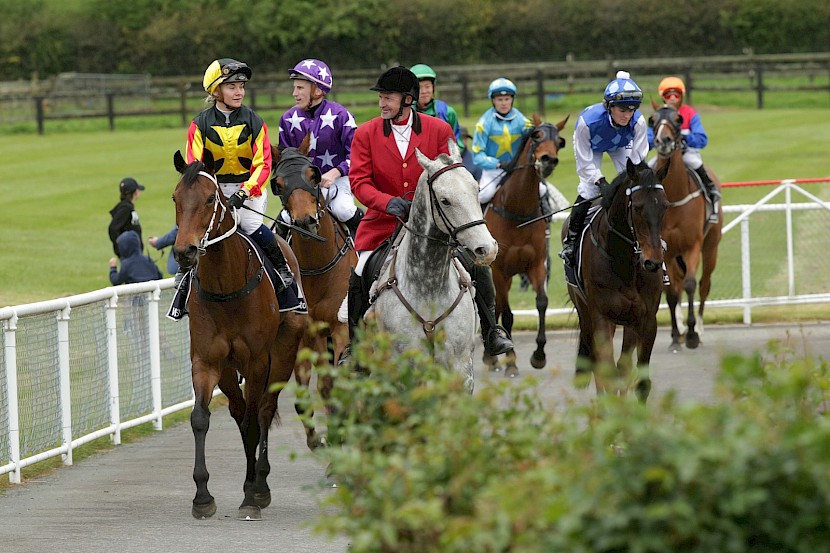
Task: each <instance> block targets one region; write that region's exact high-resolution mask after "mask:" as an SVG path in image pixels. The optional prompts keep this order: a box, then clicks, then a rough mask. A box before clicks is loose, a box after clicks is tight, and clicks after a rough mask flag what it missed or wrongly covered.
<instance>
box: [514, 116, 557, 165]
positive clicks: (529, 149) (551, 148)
mask: <svg viewBox="0 0 830 553" xmlns="http://www.w3.org/2000/svg"><path fill="white" fill-rule="evenodd" d="M569 118H570V115H569V116H567V117H565V118H564V119H563V120H562V121H560V122H558V123H557V124H556V125H554V124H552V123H545V122H543V121H542V120H541V119H540V118H539V116H538V115H537V114H535V113H534V114H533V129H532V130H531V131H530V132H529V133H528V134H527V135H526V136H525V138H524V143H523V145H522V150H521V153H520V154H519V156H517V158H516V160H515V161H514V167H513V169H514V170H515V169H516V168H518V166H519V165H521V164H523V163H527V164H528V165H532V166H533V167H534V168H535V169H536V172H537V173H538V174H539V177H540V178H542V179H546V178H548V177H549V176H550V174H551V173H553V170H554V169H556V166H557V165H558V164H559V150H561V149H562V148H564V147H565V139H564V138H562V137H561V136H559V132H560V131H561V130H562V129H563V128H565V124H566V123H567V122H568V119H569ZM524 160H526V162H525V161H524Z"/></svg>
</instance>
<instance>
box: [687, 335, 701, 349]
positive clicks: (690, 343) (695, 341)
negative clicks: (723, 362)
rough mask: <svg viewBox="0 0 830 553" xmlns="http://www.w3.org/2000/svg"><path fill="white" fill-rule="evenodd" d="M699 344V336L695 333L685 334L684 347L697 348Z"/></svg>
mask: <svg viewBox="0 0 830 553" xmlns="http://www.w3.org/2000/svg"><path fill="white" fill-rule="evenodd" d="M699 345H700V336H699V335H697V334H687V335H686V347H687V348H689V349H697V347H698V346H699Z"/></svg>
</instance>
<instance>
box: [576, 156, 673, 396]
mask: <svg viewBox="0 0 830 553" xmlns="http://www.w3.org/2000/svg"><path fill="white" fill-rule="evenodd" d="M666 169H667V168H663V169H662V170H661V171H662V172H658V173H657V174H656V175H655V173H654V171H652V170H651V168H650V167H649V166H648V164H647V163H645V162H641V163H638V164H634V163H633V162H632V161H631V160H630V159H629V160H628V162H627V163H626V170H625V171H624V172H623V173H620V174H619V175H618V176H617V177H616V178H615V179H614V181H613V182H612V183H611V185H610V186H608V187H607V189H605V190H603V199H602V201H601V207H600V210H599V211H598V212H597V214H596V216H594V217H593V218H591V219H589V222H588V224H587V228H586V230H585V233H584V234H583V236H587V237H586V238H583V239H582V241H581V253H580V258H581V260H582V265H581V269H582V283H583V285H582V287H581V288H580V287H576V286H573V285H569V286H568V295H569V296H570V298H571V301H573V304H574V306H575V307H576V311H577V314H578V316H579V348H578V352H577V367H576V371H577V377H578V384H580V385H581V384H587V383H588V381H587V380H585V381H580V380H581V379H580V377H581V376H588V377H589V378H590V373H593V375H594V382H595V385H596V389H597V393H606V392H609V391H610V392H611V393H614V394H617V393H620V394H624V393H625V392H626V391H627V387H628V385H629V383H628V382H627V380H628V379H629V377H630V373H631V369H632V367H633V352H634V348H635V347H636V348H637V365H638V371H637V372H638V374H637V375H635V382H634V386H635V391H636V393H637V396H638V398H639V399H640V400H641V401H645V400H646V399H647V398H648V394H649V392H650V390H651V379H650V377H649V375H648V364H649V361H650V359H651V351H652V348H653V347H654V340H655V337H656V335H657V309H658V307H659V306H660V298H661V296H662V293H663V291H662V288H663V274H662V272H663V271H662V266H663V245H662V243H661V240H660V229H661V225H662V222H663V215H664V214H665V212H666V209H667V208H668V201H667V200H666V194H665V192H664V190H663V186H662V185H661V184H660V183H659V180H660V179H662V177H663V176H665V171H666ZM567 232H568V220H567V219H566V220H565V222H564V224H563V226H562V235H561V238H562V240H563V241H564V239H565V236H566V235H567ZM617 325H622V326H623V343H622V351H621V353H620V357H619V361H618V362H617V363H616V364H615V363H614V333H615V332H616V328H617Z"/></svg>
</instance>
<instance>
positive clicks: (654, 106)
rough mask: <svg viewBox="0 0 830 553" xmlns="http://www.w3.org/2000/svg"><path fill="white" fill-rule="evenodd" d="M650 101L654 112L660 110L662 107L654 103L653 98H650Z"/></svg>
mask: <svg viewBox="0 0 830 553" xmlns="http://www.w3.org/2000/svg"><path fill="white" fill-rule="evenodd" d="M649 99H651V107H652V108H654V111H657V110H658V109H660V105H659V104H658V103H657V102H655V101H654V97H653V96H649Z"/></svg>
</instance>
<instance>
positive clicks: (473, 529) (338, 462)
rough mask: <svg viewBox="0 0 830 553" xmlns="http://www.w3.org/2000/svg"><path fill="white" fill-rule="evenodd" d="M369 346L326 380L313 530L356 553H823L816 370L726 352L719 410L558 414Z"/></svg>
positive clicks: (828, 542)
mask: <svg viewBox="0 0 830 553" xmlns="http://www.w3.org/2000/svg"><path fill="white" fill-rule="evenodd" d="M368 342H369V343H365V344H363V345H362V346H361V348H359V352H358V358H359V359H360V361H361V364H362V365H363V366H366V367H369V368H370V370H371V371H372V372H371V376H370V377H365V376H357V375H355V374H352V373H349V372H348V370H346V369H339V370H338V369H334V370H333V371H334V375H335V377H336V380H337V385H336V389H335V392H334V395H333V398H332V400H331V404H330V405H329V407H331V408H332V411H333V414H331V415H330V416H329V419H328V422H329V426H330V428H332V429H333V428H338V429H339V438H340V439H341V440H342V445H341V446H340V447H331V448H328V449H326V450H325V451H324V452H323V456H324V457H325V458H326V459H327V460H328V461H329V462H330V468H331V470H332V472H333V474H334V475H336V476H335V478H336V480H337V482H338V483H339V486H338V488H337V489H336V491H335V492H334V493H333V494H331V495H329V496H328V499H326V500H325V501H324V504H323V512H324V513H325V514H324V515H322V516H321V517H320V518H319V520H317V521H316V529H317V530H318V531H321V532H326V533H329V534H332V535H335V534H337V535H340V534H342V535H346V536H348V537H349V538H350V539H351V549H350V551H353V552H355V553H360V552H392V551H394V552H419V553H425V552H433V551H434V552H442V553H453V552H459V553H461V552H464V553H468V552H476V553H487V552H522V553H533V552H540V553H541V552H545V553H551V552H568V553H578V552H586V553H587V552H593V553H599V552H609V553H610V552H662V551H672V552H707V553H710V552H718V553H726V552H736V553H739V552H777V553H780V552H790V551H792V552H805V553H820V552H823V551H830V524H829V523H830V424H828V419H827V417H826V416H825V412H826V409H827V406H828V401H829V400H830V395H829V393H828V389H830V375H829V374H828V367H827V363H826V362H825V361H823V360H816V359H812V358H806V359H796V358H794V357H793V355H792V354H790V353H789V352H787V351H781V350H776V349H775V347H774V346H773V345H771V346H770V350H769V352H767V353H766V354H765V355H760V354H758V355H756V356H754V357H726V358H724V360H723V364H722V365H723V366H722V371H721V374H720V376H719V380H718V385H717V398H716V399H715V400H714V401H713V403H711V404H699V403H688V402H680V401H678V400H677V398H675V397H674V396H673V395H671V394H670V395H668V396H665V397H664V398H663V399H661V400H660V401H659V402H657V403H652V404H650V405H647V406H643V405H641V404H639V403H638V402H637V401H635V400H634V399H633V398H624V399H620V398H614V397H603V398H600V399H598V400H596V401H591V402H584V401H569V402H567V403H566V404H562V405H552V404H550V400H545V399H543V398H542V397H541V395H540V392H539V390H538V389H537V381H536V380H535V379H534V378H531V377H527V378H525V379H523V380H522V381H518V382H516V381H512V382H501V383H499V384H494V385H486V386H484V387H483V388H482V389H480V390H477V391H476V392H475V394H474V395H469V394H466V393H464V386H463V382H462V380H461V379H460V378H457V377H456V376H455V375H451V374H448V373H447V372H446V371H444V370H443V369H442V368H440V367H436V366H434V365H433V364H432V363H431V361H430V359H429V358H428V357H427V356H426V355H424V354H423V353H419V352H408V353H406V354H404V355H402V356H394V355H392V354H391V353H390V348H389V343H388V338H387V337H383V336H379V337H376V338H374V339H373V340H369V341H368ZM319 370H321V371H325V370H326V369H324V368H322V367H321V368H319ZM586 403H587V404H586Z"/></svg>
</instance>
